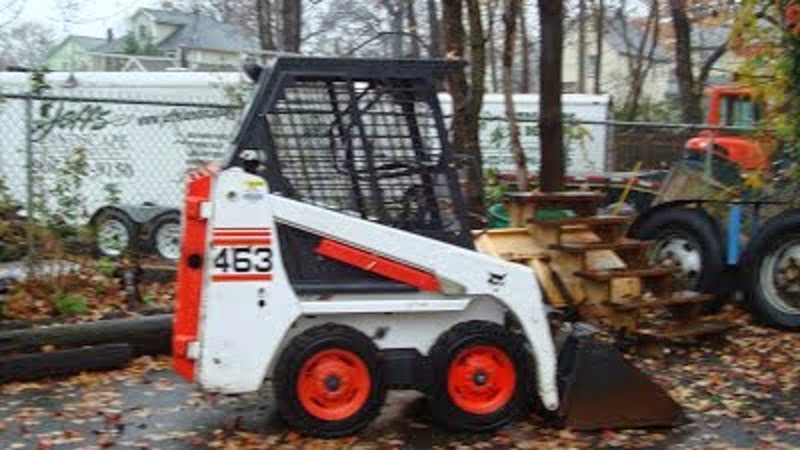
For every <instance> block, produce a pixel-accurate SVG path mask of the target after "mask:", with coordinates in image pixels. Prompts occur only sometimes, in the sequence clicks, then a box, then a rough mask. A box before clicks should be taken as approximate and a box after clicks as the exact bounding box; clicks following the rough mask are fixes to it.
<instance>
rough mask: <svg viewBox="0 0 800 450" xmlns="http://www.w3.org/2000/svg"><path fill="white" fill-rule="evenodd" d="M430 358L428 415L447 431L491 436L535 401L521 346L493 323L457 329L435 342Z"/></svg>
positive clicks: (530, 375)
mask: <svg viewBox="0 0 800 450" xmlns="http://www.w3.org/2000/svg"><path fill="white" fill-rule="evenodd" d="M429 357H430V361H431V365H432V367H433V377H434V384H433V386H432V388H431V390H430V392H429V394H428V395H429V404H430V407H431V413H432V415H433V417H434V418H435V419H436V420H437V421H439V422H440V423H441V424H442V425H444V426H445V427H447V428H449V429H452V430H459V431H461V430H463V431H479V432H483V431H491V430H495V429H497V428H500V427H502V426H504V425H506V424H508V423H509V422H511V421H512V420H514V419H515V418H516V417H517V416H518V415H519V414H520V413H522V412H523V411H525V410H526V406H527V404H528V401H527V400H528V399H529V397H530V396H532V395H534V393H533V392H532V391H531V387H532V383H531V379H532V378H533V374H532V373H531V365H530V363H529V360H530V356H529V354H528V352H527V350H526V349H525V346H524V345H523V342H522V340H521V339H520V338H519V337H518V336H516V335H514V334H511V333H510V332H508V331H506V330H505V329H504V328H503V327H501V326H499V325H497V324H495V323H491V322H483V321H470V322H463V323H460V324H458V325H456V326H455V327H453V328H451V329H450V330H449V331H447V332H446V333H445V334H443V335H442V336H440V337H439V339H438V340H437V341H436V344H434V346H433V348H431V351H430V355H429Z"/></svg>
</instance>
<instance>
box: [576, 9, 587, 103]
mask: <svg viewBox="0 0 800 450" xmlns="http://www.w3.org/2000/svg"><path fill="white" fill-rule="evenodd" d="M578 92H579V93H581V94H584V93H586V0H578Z"/></svg>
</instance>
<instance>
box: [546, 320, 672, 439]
mask: <svg viewBox="0 0 800 450" xmlns="http://www.w3.org/2000/svg"><path fill="white" fill-rule="evenodd" d="M559 382H560V384H561V392H562V395H563V398H562V402H561V409H560V411H559V413H560V414H559V415H560V417H561V419H562V421H563V424H564V425H565V426H566V427H568V428H572V429H575V430H597V429H611V428H642V427H670V426H676V425H680V424H682V423H684V422H685V417H684V415H683V410H682V408H681V407H680V405H678V404H677V403H676V402H675V401H674V400H673V399H672V397H670V396H669V394H668V393H667V392H666V391H665V390H664V389H662V388H661V387H660V386H659V385H657V384H656V383H655V382H653V381H652V380H651V379H650V378H649V377H648V376H647V375H645V374H644V373H643V372H642V371H640V370H639V369H638V368H636V367H635V366H633V365H632V364H631V363H629V362H628V361H627V360H626V359H625V358H624V357H623V356H622V354H621V353H620V352H619V351H618V350H617V349H616V348H614V347H613V346H611V345H609V344H606V343H603V342H600V341H598V340H597V339H596V338H594V337H592V336H578V335H575V334H573V335H570V336H569V337H568V338H567V340H566V342H565V343H564V346H563V347H562V350H561V353H560V354H559Z"/></svg>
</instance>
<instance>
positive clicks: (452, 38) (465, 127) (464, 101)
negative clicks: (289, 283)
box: [442, 0, 486, 218]
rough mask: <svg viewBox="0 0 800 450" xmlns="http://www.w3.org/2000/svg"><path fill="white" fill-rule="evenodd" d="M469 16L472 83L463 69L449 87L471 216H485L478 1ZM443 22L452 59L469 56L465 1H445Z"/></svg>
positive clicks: (482, 62)
mask: <svg viewBox="0 0 800 450" xmlns="http://www.w3.org/2000/svg"><path fill="white" fill-rule="evenodd" d="M466 1H467V10H468V15H469V42H470V53H469V56H470V65H469V71H470V74H469V75H470V83H468V82H467V74H466V72H464V71H462V70H455V71H451V72H450V73H449V74H448V78H447V84H448V90H449V92H450V96H451V97H452V99H453V137H452V140H453V147H454V150H455V152H456V153H457V154H458V155H459V156H461V157H463V158H464V159H465V160H466V161H468V164H467V167H466V169H467V170H466V172H467V176H466V180H464V181H465V191H466V192H465V197H466V200H467V205H468V208H469V211H470V213H471V216H472V217H473V218H474V217H475V216H479V217H482V216H483V215H484V207H483V170H482V167H483V160H482V158H481V149H480V140H479V136H478V121H479V118H480V110H481V106H482V104H483V94H484V82H483V78H484V76H485V70H486V68H485V65H486V60H485V39H484V36H483V27H482V24H481V20H480V19H481V18H480V7H479V5H478V0H466ZM442 18H443V20H442V23H443V26H444V35H443V37H444V43H445V48H446V51H447V56H448V57H449V58H458V59H463V58H464V57H465V47H464V41H465V38H466V34H465V31H464V23H463V19H464V14H463V2H462V0H443V1H442Z"/></svg>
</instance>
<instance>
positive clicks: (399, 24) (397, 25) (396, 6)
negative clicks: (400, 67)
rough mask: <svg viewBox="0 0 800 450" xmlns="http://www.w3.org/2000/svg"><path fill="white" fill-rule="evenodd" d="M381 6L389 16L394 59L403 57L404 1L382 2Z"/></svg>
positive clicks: (382, 0) (390, 0)
mask: <svg viewBox="0 0 800 450" xmlns="http://www.w3.org/2000/svg"><path fill="white" fill-rule="evenodd" d="M395 2H397V3H395ZM381 4H382V5H383V7H384V9H386V13H387V14H388V15H389V26H390V28H391V31H392V34H391V43H392V58H402V57H403V20H404V14H403V6H404V5H405V1H404V0H381Z"/></svg>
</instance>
